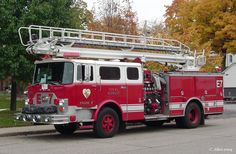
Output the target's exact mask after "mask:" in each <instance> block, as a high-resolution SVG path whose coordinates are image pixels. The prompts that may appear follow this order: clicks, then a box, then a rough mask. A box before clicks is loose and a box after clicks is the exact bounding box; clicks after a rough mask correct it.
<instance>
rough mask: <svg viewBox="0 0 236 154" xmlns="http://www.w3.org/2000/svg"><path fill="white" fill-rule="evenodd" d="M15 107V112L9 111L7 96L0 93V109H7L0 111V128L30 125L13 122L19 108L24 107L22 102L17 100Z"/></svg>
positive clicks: (8, 98)
mask: <svg viewBox="0 0 236 154" xmlns="http://www.w3.org/2000/svg"><path fill="white" fill-rule="evenodd" d="M16 106H17V111H16V112H12V111H10V96H9V94H4V93H0V109H7V110H5V111H0V128H3V127H18V126H28V125H30V123H26V122H20V121H16V120H15V116H14V114H15V113H17V112H20V110H21V108H22V107H23V106H24V101H23V100H17V103H16Z"/></svg>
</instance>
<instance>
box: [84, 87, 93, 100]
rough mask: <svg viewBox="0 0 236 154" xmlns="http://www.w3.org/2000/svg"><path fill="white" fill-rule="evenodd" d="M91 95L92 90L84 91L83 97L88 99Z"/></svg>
mask: <svg viewBox="0 0 236 154" xmlns="http://www.w3.org/2000/svg"><path fill="white" fill-rule="evenodd" d="M90 94H91V91H90V89H83V95H84V97H85V98H86V99H87V98H88V97H89V96H90Z"/></svg>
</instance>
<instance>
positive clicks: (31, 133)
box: [0, 130, 56, 137]
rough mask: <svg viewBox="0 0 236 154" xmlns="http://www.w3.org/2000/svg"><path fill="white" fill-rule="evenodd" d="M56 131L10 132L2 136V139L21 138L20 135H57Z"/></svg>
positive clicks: (0, 135)
mask: <svg viewBox="0 0 236 154" xmlns="http://www.w3.org/2000/svg"><path fill="white" fill-rule="evenodd" d="M55 132H56V130H42V131H37V130H35V131H28V132H10V133H4V134H0V137H10V136H20V135H24V136H27V135H37V134H47V133H55Z"/></svg>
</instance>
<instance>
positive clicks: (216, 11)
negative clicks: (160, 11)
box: [165, 0, 236, 56]
mask: <svg viewBox="0 0 236 154" xmlns="http://www.w3.org/2000/svg"><path fill="white" fill-rule="evenodd" d="M165 23H166V25H167V27H168V29H169V31H170V33H171V34H172V36H173V37H175V38H177V39H179V40H181V41H183V42H185V43H186V44H188V45H190V46H191V47H192V48H195V49H198V50H200V49H203V48H205V49H207V51H212V50H214V51H216V52H217V53H220V54H221V53H222V55H223V56H224V55H225V54H226V53H227V52H234V53H236V41H235V40H236V26H235V25H236V1H235V0H225V1H221V0H174V1H173V3H172V5H171V6H168V7H167V11H166V20H165Z"/></svg>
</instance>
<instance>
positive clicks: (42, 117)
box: [16, 113, 71, 124]
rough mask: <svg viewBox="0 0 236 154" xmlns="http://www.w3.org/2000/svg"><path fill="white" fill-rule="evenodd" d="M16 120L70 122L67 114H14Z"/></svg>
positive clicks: (54, 122)
mask: <svg viewBox="0 0 236 154" xmlns="http://www.w3.org/2000/svg"><path fill="white" fill-rule="evenodd" d="M16 120H19V121H25V122H32V123H39V124H67V123H70V122H71V120H70V116H69V115H58V114H24V113H19V114H16Z"/></svg>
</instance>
